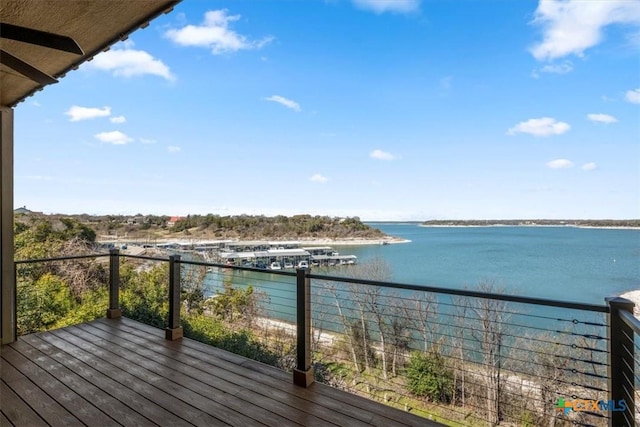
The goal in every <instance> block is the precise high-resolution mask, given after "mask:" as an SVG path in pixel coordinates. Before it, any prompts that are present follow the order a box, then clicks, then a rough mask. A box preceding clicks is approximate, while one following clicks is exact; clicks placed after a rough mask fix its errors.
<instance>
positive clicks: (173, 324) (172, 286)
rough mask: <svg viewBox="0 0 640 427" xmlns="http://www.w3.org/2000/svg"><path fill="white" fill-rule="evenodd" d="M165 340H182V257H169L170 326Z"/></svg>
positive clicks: (166, 331)
mask: <svg viewBox="0 0 640 427" xmlns="http://www.w3.org/2000/svg"><path fill="white" fill-rule="evenodd" d="M165 338H166V339H168V340H171V341H175V340H177V339H180V338H182V326H180V255H171V256H170V257H169V326H168V327H167V329H166V330H165Z"/></svg>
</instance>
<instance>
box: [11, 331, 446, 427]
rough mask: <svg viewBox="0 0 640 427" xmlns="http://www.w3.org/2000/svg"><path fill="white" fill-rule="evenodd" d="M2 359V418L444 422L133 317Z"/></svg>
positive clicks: (55, 335) (23, 341) (21, 347)
mask: <svg viewBox="0 0 640 427" xmlns="http://www.w3.org/2000/svg"><path fill="white" fill-rule="evenodd" d="M0 362H1V363H0V377H1V380H2V381H0V387H1V388H0V392H1V393H2V399H0V426H5V425H7V426H13V425H16V426H23V425H29V426H31V425H34V426H39V425H56V426H57V425H74V424H75V425H91V426H92V425H101V426H102V425H117V424H122V425H125V426H130V425H131V426H144V427H147V426H151V425H161V426H164V425H171V426H174V425H175V426H182V425H184V426H189V425H195V426H217V425H232V426H243V427H244V426H251V427H253V426H273V427H287V426H318V427H335V426H349V427H351V426H354V427H364V426H367V425H378V426H385V427H387V426H389V427H400V426H416V427H417V426H425V427H435V426H440V424H438V423H434V422H431V421H429V420H427V419H424V418H420V417H417V416H415V415H413V414H410V413H407V412H403V411H400V410H397V409H394V408H390V407H388V406H384V405H381V404H379V403H377V402H374V401H371V400H367V399H364V398H362V397H359V396H356V395H353V394H349V393H346V392H341V391H338V390H335V389H333V388H331V387H328V386H326V385H324V384H312V385H311V386H310V387H309V388H303V387H298V386H295V385H293V382H292V375H291V374H290V373H287V372H284V371H282V370H279V369H277V368H275V367H272V366H268V365H265V364H262V363H260V362H256V361H253V360H249V359H246V358H244V357H242V356H238V355H235V354H232V353H228V352H226V351H223V350H220V349H218V348H215V347H211V346H208V345H206V344H203V343H200V342H197V341H194V340H190V339H187V338H184V339H182V340H179V341H175V342H172V341H167V340H165V339H164V331H163V330H160V329H157V328H153V327H151V326H148V325H144V324H141V323H138V322H135V321H133V320H130V319H126V318H122V319H119V320H115V319H99V320H96V321H93V322H90V323H85V324H80V325H76V326H72V327H68V328H64V329H59V330H55V331H49V332H42V333H37V334H32V335H27V336H24V337H20V338H19V340H18V342H16V343H13V344H9V345H5V346H2V359H0ZM67 421H68V422H67Z"/></svg>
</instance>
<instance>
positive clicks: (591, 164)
mask: <svg viewBox="0 0 640 427" xmlns="http://www.w3.org/2000/svg"><path fill="white" fill-rule="evenodd" d="M597 168H598V165H596V164H595V163H594V162H589V163H585V164H584V165H582V170H583V171H587V172H588V171H592V170H595V169H597Z"/></svg>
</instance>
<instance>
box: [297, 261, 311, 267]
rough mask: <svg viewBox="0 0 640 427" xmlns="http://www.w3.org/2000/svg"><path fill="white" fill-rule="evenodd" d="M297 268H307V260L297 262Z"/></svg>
mask: <svg viewBox="0 0 640 427" xmlns="http://www.w3.org/2000/svg"><path fill="white" fill-rule="evenodd" d="M298 268H309V263H308V262H307V261H300V262H299V263H298Z"/></svg>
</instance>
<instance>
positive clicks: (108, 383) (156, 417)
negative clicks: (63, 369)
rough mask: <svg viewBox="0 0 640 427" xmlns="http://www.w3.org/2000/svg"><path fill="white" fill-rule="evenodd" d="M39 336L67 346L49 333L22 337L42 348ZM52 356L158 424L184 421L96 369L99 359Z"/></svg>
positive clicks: (67, 355) (68, 355) (47, 340)
mask: <svg viewBox="0 0 640 427" xmlns="http://www.w3.org/2000/svg"><path fill="white" fill-rule="evenodd" d="M37 338H41V339H42V341H43V343H45V344H48V345H53V346H54V347H56V345H55V344H56V343H58V345H61V346H63V347H64V346H65V344H64V343H60V342H59V341H58V340H57V339H55V337H54V336H53V335H49V334H39V336H37V337H36V336H34V337H31V336H26V337H22V338H20V339H24V340H29V341H28V342H29V343H30V344H31V343H33V344H34V345H35V346H36V348H42V347H40V346H39V345H40V344H39V343H38V342H37V341H36V340H35V339H37ZM52 357H54V358H55V359H56V360H58V361H59V362H61V363H64V364H65V366H67V367H69V368H70V369H72V370H73V371H74V372H76V373H77V374H78V375H80V376H82V377H83V378H85V379H86V380H88V381H90V382H92V383H93V384H95V385H96V386H98V387H100V388H101V389H102V390H103V391H105V392H107V393H109V394H110V395H111V396H113V397H115V398H116V399H118V400H120V401H121V402H124V403H128V404H129V405H130V406H131V407H132V408H135V411H136V412H138V413H139V414H140V415H142V416H143V417H145V418H147V419H149V420H150V421H152V422H153V423H154V424H156V425H162V424H163V423H167V422H170V421H176V422H180V421H182V420H180V419H178V420H174V418H175V415H173V414H172V413H170V412H168V411H166V410H165V409H164V408H162V407H161V406H158V405H157V404H155V403H154V402H153V401H151V400H149V399H147V398H146V397H144V396H142V395H141V394H139V393H137V392H136V391H135V390H132V389H129V388H127V387H125V386H124V385H123V384H121V383H119V382H118V381H116V380H115V379H113V378H111V377H110V376H109V375H105V374H103V373H102V372H101V371H100V370H98V369H95V368H96V367H97V361H91V360H89V363H86V362H84V361H82V360H79V359H77V358H75V357H73V355H72V354H71V353H66V354H62V353H60V352H55V353H53V355H52Z"/></svg>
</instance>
